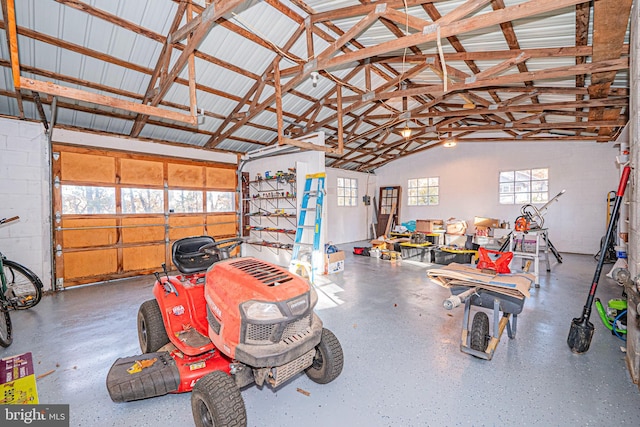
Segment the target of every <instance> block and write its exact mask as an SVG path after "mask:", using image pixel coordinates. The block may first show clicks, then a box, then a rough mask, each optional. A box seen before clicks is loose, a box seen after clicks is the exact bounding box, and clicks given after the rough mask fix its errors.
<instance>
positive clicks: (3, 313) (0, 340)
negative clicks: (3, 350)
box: [0, 308, 13, 347]
mask: <svg viewBox="0 0 640 427" xmlns="http://www.w3.org/2000/svg"><path fill="white" fill-rule="evenodd" d="M12 342H13V334H12V331H11V316H9V311H8V310H7V309H5V308H0V346H2V347H9V346H10V345H11V343H12Z"/></svg>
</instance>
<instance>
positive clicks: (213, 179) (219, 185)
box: [206, 168, 237, 190]
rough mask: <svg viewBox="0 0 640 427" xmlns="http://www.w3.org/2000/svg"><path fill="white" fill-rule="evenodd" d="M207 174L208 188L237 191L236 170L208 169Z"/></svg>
mask: <svg viewBox="0 0 640 427" xmlns="http://www.w3.org/2000/svg"><path fill="white" fill-rule="evenodd" d="M206 172H207V180H206V183H207V188H213V189H220V190H224V189H229V190H235V189H236V181H237V179H236V171H235V169H221V168H206Z"/></svg>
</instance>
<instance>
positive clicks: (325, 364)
mask: <svg viewBox="0 0 640 427" xmlns="http://www.w3.org/2000/svg"><path fill="white" fill-rule="evenodd" d="M343 364H344V355H343V353H342V346H341V345H340V341H338V338H336V336H335V335H334V334H333V332H331V331H330V330H328V329H322V338H321V339H320V343H319V344H318V345H317V346H316V355H315V357H314V358H313V364H312V365H311V366H309V367H308V368H307V370H306V373H307V376H308V377H309V378H310V379H311V381H313V382H316V383H318V384H327V383H330V382H331V381H333V380H335V379H336V378H337V377H338V375H340V373H341V372H342V366H343Z"/></svg>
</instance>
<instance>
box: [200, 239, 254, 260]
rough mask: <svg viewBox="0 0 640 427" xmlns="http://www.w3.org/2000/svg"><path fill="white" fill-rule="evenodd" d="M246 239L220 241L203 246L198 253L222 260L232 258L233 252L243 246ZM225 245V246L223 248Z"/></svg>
mask: <svg viewBox="0 0 640 427" xmlns="http://www.w3.org/2000/svg"><path fill="white" fill-rule="evenodd" d="M244 241H245V239H243V238H241V237H234V238H231V239H224V240H219V241H217V242H213V243H207V244H206V245H204V246H201V247H200V248H199V249H198V251H199V252H204V253H206V254H209V255H217V256H218V257H219V258H220V259H221V260H223V259H228V258H231V251H233V250H234V249H235V248H237V247H238V246H240V245H241V244H243V243H244ZM222 245H224V246H222Z"/></svg>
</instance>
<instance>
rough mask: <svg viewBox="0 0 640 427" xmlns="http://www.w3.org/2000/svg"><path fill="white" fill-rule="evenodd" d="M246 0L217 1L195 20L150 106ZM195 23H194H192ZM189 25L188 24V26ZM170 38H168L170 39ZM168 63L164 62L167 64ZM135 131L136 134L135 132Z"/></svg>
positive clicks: (138, 127) (140, 124) (141, 123)
mask: <svg viewBox="0 0 640 427" xmlns="http://www.w3.org/2000/svg"><path fill="white" fill-rule="evenodd" d="M244 1H245V0H217V1H214V2H212V3H211V4H209V6H207V7H206V8H205V9H204V10H203V11H202V13H201V14H200V15H199V18H200V19H197V18H195V19H194V21H197V25H196V26H195V28H194V29H193V31H191V32H190V33H191V39H190V40H189V43H188V44H187V46H186V47H185V48H184V50H183V51H182V53H181V54H180V56H179V57H178V59H177V60H176V61H175V63H174V64H173V66H172V67H171V71H168V72H167V73H166V75H164V74H162V73H161V74H160V82H159V85H158V87H157V88H155V90H154V94H153V97H152V98H151V101H150V102H149V105H150V106H152V107H155V106H157V105H158V104H159V103H160V101H161V100H162V98H164V96H165V95H166V93H167V92H168V91H169V88H170V87H171V86H172V85H173V83H174V82H175V80H176V78H177V77H178V75H179V74H180V73H181V72H182V70H183V69H184V67H185V66H186V65H187V62H188V61H189V57H190V56H191V55H192V54H193V53H194V52H195V50H196V49H197V48H198V46H200V44H201V43H202V42H203V40H204V38H205V37H206V36H207V34H209V31H211V28H212V27H213V25H214V24H215V22H216V21H217V20H218V19H219V18H221V17H222V16H224V15H226V14H227V13H229V12H231V11H233V10H234V9H235V8H236V7H238V6H240V5H241V4H242V3H244ZM191 22H193V21H191ZM187 25H188V24H187ZM169 38H170V37H168V39H169ZM160 60H162V61H165V60H166V57H162V56H161V57H160ZM165 63H166V62H163V64H165ZM146 120H147V117H145V115H140V116H139V117H138V118H137V119H136V122H135V124H134V126H133V129H132V132H131V136H137V135H139V133H140V131H141V130H142V127H144V123H145V122H146ZM134 131H135V132H134Z"/></svg>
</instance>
